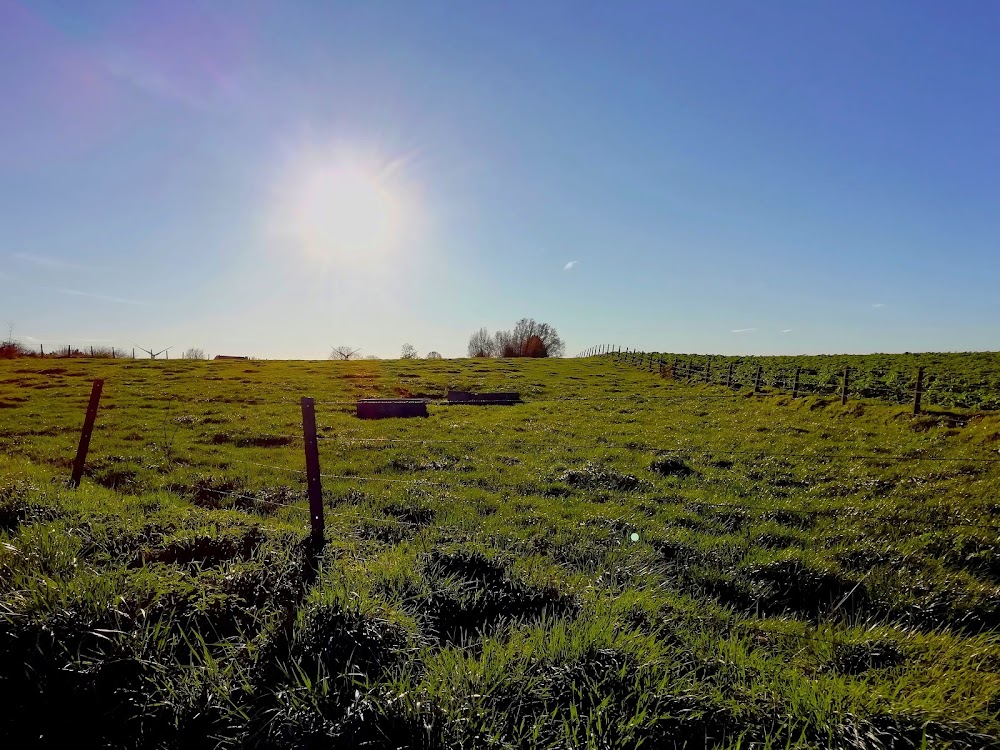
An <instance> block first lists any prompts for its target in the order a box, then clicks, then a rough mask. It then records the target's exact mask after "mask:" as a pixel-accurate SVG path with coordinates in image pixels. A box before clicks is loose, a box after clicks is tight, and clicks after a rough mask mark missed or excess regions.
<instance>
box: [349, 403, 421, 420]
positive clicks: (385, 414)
mask: <svg viewBox="0 0 1000 750" xmlns="http://www.w3.org/2000/svg"><path fill="white" fill-rule="evenodd" d="M426 416H427V402H426V401H425V400H424V399H422V398H362V399H359V400H358V419H391V418H394V417H426Z"/></svg>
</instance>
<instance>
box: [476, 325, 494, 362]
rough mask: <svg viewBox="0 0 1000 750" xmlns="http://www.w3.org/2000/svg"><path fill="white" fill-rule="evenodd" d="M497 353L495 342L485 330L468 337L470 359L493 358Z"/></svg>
mask: <svg viewBox="0 0 1000 750" xmlns="http://www.w3.org/2000/svg"><path fill="white" fill-rule="evenodd" d="M498 353H499V352H498V351H497V349H496V342H495V341H494V340H493V337H492V336H491V335H490V332H489V331H487V330H486V329H485V328H480V329H479V330H478V331H476V332H475V333H474V334H472V335H471V336H470V337H469V356H470V357H495V356H497V354H498Z"/></svg>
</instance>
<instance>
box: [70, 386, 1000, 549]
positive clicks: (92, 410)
mask: <svg viewBox="0 0 1000 750" xmlns="http://www.w3.org/2000/svg"><path fill="white" fill-rule="evenodd" d="M102 388H103V381H101V380H96V381H94V384H93V389H92V392H91V398H90V402H89V403H88V406H87V413H86V418H85V420H84V427H83V430H82V433H81V440H80V446H79V448H78V451H77V458H76V460H75V461H74V462H73V479H72V480H71V482H70V483H71V486H76V485H78V484H79V478H80V476H82V474H83V468H84V463H85V461H86V456H87V450H88V448H89V442H90V437H91V433H92V430H93V427H94V419H95V416H96V412H97V408H98V406H99V402H100V398H101V394H102ZM282 403H283V402H282ZM301 407H302V413H303V432H302V435H296V436H280V437H281V438H282V439H286V438H296V439H301V440H303V441H304V443H303V444H304V451H305V459H306V461H305V463H306V468H305V469H304V470H303V469H299V468H293V467H282V466H275V465H273V464H265V463H261V462H256V461H249V460H244V459H234V458H230V457H226V458H225V459H224V461H223V463H226V464H227V465H228V464H231V463H236V464H246V465H253V466H257V467H259V468H265V469H269V470H273V471H284V472H290V473H293V474H295V475H297V476H304V477H305V480H306V486H307V496H308V500H309V514H310V526H311V530H312V534H313V538H314V540H317V541H321V540H322V539H323V534H324V512H323V497H322V480H323V479H332V480H336V481H348V482H358V483H364V482H376V483H383V484H390V485H408V486H414V485H417V486H425V487H446V488H449V489H456V488H461V489H479V490H483V491H486V492H495V491H498V490H499V489H501V488H502V487H501V485H500V483H499V482H498V481H497V480H498V479H500V478H501V477H500V476H499V475H495V476H491V477H490V478H489V481H492V482H494V486H483V484H482V483H481V482H482V481H483V480H482V478H480V477H477V478H476V479H475V480H473V481H471V482H462V481H460V480H459V481H457V482H440V481H436V480H427V479H423V478H420V479H408V478H401V477H376V476H363V475H356V474H337V473H330V472H326V473H324V472H322V471H321V470H320V462H319V458H320V456H319V444H320V441H321V440H329V441H338V442H341V443H345V442H346V443H354V444H359V443H360V444H365V443H371V442H379V443H381V444H383V445H391V444H393V443H405V444H436V443H443V444H449V445H456V444H461V445H470V446H476V447H483V446H489V447H494V448H495V447H501V446H503V447H519V446H524V445H525V444H524V443H521V442H512V443H510V444H509V445H506V446H504V444H502V443H498V442H496V441H483V440H479V439H462V440H454V439H449V440H439V439H434V438H428V439H422V438H396V437H388V438H386V437H378V438H360V439H357V438H346V439H344V438H342V437H341V436H319V435H318V434H317V430H316V422H315V414H314V411H313V409H314V402H313V400H312V399H309V398H303V399H302V401H301ZM272 437H273V436H272ZM536 445H537V444H536ZM542 445H545V444H542ZM602 446H603V447H606V448H614V449H623V450H630V451H649V452H655V453H658V454H661V455H662V454H665V453H668V454H677V455H681V456H684V457H689V456H695V455H701V456H714V455H719V454H721V455H740V456H745V457H748V458H753V459H782V460H784V459H789V458H794V459H802V460H822V461H827V462H833V461H852V460H857V461H874V462H885V461H954V462H965V463H976V464H994V463H1000V458H987V457H976V456H919V455H918V456H915V455H893V454H878V453H875V454H845V453H842V452H835V453H787V452H786V453H781V452H767V451H759V450H746V449H725V448H715V449H697V448H693V447H692V446H680V447H675V448H667V449H664V448H659V447H656V446H651V445H642V444H635V443H629V444H624V445H623V444H609V443H606V442H605V443H602ZM262 447H265V446H262ZM273 447H277V446H273ZM499 473H500V474H502V469H501V470H499ZM578 489H579V488H578ZM198 491H205V492H208V493H212V494H216V495H228V496H232V497H235V498H237V499H242V500H247V501H253V502H260V501H262V500H261V498H259V497H257V496H254V495H247V494H244V493H236V492H232V491H228V490H220V489H217V488H210V487H199V488H198ZM263 502H265V503H270V504H273V505H277V506H285V507H299V506H297V505H294V504H289V503H282V502H280V501H276V500H268V499H264V500H263ZM677 502H679V503H683V504H685V505H690V506H696V507H701V506H706V507H724V508H727V509H728V508H731V509H733V510H737V511H744V510H753V509H757V510H762V511H767V512H791V513H808V514H813V515H838V516H845V515H846V516H850V515H858V514H862V513H868V512H870V509H863V508H844V507H840V508H836V509H823V508H790V507H782V506H781V505H775V504H770V505H766V506H765V505H760V504H753V503H747V502H739V503H733V502H726V503H714V502H712V501H705V500H693V499H682V500H678V501H677ZM632 517H633V520H632V521H630V522H633V523H634V522H635V517H636V514H635V512H633V514H632ZM892 521H893V522H894V523H905V524H914V523H915V524H926V525H932V524H933V525H936V526H944V527H956V526H972V527H977V528H994V527H992V526H984V525H983V524H981V523H977V524H972V523H965V522H964V520H961V519H959V520H958V521H957V522H956V521H955V520H954V519H947V520H946V519H941V518H938V519H926V520H925V519H905V518H896V519H892ZM996 530H998V531H1000V527H997V528H996Z"/></svg>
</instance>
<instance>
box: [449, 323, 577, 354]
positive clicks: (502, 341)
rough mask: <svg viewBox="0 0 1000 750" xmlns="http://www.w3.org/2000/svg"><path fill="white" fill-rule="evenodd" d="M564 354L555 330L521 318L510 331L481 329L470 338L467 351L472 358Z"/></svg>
mask: <svg viewBox="0 0 1000 750" xmlns="http://www.w3.org/2000/svg"><path fill="white" fill-rule="evenodd" d="M565 350H566V346H565V345H564V344H563V340H562V339H561V338H559V333H558V332H557V331H556V329H555V328H554V327H553V326H551V325H549V324H548V323H539V322H538V321H536V320H535V319H534V318H521V319H520V320H519V321H517V323H515V324H514V328H513V329H511V330H509V331H497V332H496V333H492V334H491V333H490V332H489V331H488V330H487V329H486V328H480V329H479V330H478V331H476V332H475V333H473V334H472V336H470V337H469V350H468V351H469V356H470V357H561V356H562V355H563V353H564V352H565Z"/></svg>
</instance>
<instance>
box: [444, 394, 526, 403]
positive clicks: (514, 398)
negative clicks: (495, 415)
mask: <svg viewBox="0 0 1000 750" xmlns="http://www.w3.org/2000/svg"><path fill="white" fill-rule="evenodd" d="M446 398H447V401H448V403H449V404H475V405H479V406H488V405H491V404H499V405H503V404H508V405H509V404H519V403H521V394H520V393H516V392H512V393H476V392H475V391H448V395H447V397H446Z"/></svg>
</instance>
